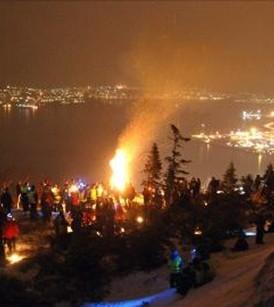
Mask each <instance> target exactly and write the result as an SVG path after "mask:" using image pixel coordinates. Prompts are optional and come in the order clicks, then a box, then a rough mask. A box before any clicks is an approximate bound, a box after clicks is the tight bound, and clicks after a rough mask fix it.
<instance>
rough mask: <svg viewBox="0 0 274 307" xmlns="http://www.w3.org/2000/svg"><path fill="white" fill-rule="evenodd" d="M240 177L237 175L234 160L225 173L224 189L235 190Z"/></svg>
mask: <svg viewBox="0 0 274 307" xmlns="http://www.w3.org/2000/svg"><path fill="white" fill-rule="evenodd" d="M237 181H238V179H237V176H236V169H235V167H234V164H233V162H231V163H230V164H229V167H228V169H227V170H226V172H225V174H224V179H223V182H222V186H223V189H224V191H225V192H226V193H231V192H233V191H234V189H235V187H236V183H237Z"/></svg>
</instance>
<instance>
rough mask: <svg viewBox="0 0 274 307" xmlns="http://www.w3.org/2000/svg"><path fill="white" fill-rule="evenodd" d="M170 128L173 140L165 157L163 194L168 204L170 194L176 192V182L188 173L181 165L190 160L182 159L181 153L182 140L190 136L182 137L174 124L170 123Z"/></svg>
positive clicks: (184, 140)
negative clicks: (165, 168) (170, 148)
mask: <svg viewBox="0 0 274 307" xmlns="http://www.w3.org/2000/svg"><path fill="white" fill-rule="evenodd" d="M170 128H171V132H172V136H171V138H170V139H171V140H172V142H173V147H172V151H171V154H170V156H167V157H166V158H165V160H166V161H167V164H168V165H167V171H166V174H165V195H166V201H167V203H168V204H170V203H171V202H172V201H173V199H172V198H173V197H172V195H173V194H174V192H176V189H177V188H178V184H179V183H180V181H181V180H184V175H187V174H188V172H187V171H185V170H184V168H183V166H184V165H185V164H187V163H189V162H191V161H190V160H185V159H183V158H182V154H181V149H182V142H188V141H190V138H186V137H183V136H182V135H181V133H180V130H179V129H178V128H177V127H176V126H175V125H170Z"/></svg>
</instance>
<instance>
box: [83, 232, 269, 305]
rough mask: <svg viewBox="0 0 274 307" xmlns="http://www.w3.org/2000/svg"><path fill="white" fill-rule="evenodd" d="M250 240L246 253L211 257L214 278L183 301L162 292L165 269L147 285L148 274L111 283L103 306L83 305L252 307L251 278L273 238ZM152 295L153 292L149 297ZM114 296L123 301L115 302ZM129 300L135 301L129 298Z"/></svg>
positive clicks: (140, 274) (221, 254)
mask: <svg viewBox="0 0 274 307" xmlns="http://www.w3.org/2000/svg"><path fill="white" fill-rule="evenodd" d="M253 241H254V238H249V243H250V250H249V251H247V252H240V253H231V252H225V253H219V254H215V255H213V259H214V261H215V263H216V268H217V277H216V278H215V279H214V280H213V281H212V282H210V283H208V284H206V285H204V286H202V287H200V288H197V289H192V290H191V291H189V293H188V294H187V296H186V297H184V298H182V297H181V296H180V295H178V294H177V293H175V291H174V290H172V289H168V290H163V286H164V285H167V284H168V275H167V274H168V272H167V270H166V269H165V268H162V269H159V270H157V271H155V272H153V273H150V274H149V275H150V276H151V278H150V279H151V284H149V283H148V276H149V275H148V274H145V273H136V274H132V275H129V276H127V277H125V278H123V279H120V280H116V281H114V282H113V284H112V291H111V293H112V294H111V295H110V296H109V297H108V299H107V300H106V302H105V303H100V304H91V303H90V304H85V305H84V306H85V307H99V306H100V307H101V306H109V307H110V306H112V307H137V306H146V305H148V306H150V307H152V306H153V307H157V306H174V307H181V306H182V307H187V306H192V307H212V306H218V307H223V306H224V307H237V306H239V307H240V306H252V302H253V299H254V293H255V291H256V289H255V285H254V279H255V277H256V275H257V273H258V272H259V270H260V269H261V267H262V266H263V264H264V260H265V259H266V257H267V256H268V255H269V254H270V253H272V252H273V251H274V235H273V234H269V235H267V236H266V237H265V241H266V244H264V245H262V246H256V245H254V244H253ZM155 276H156V277H155ZM153 287H154V289H153ZM165 289H167V288H165ZM153 290H154V292H153ZM134 292H135V296H134ZM152 292H153V293H154V294H153V295H152V294H151V293H152ZM141 293H143V295H141ZM146 294H147V295H146ZM118 296H120V298H122V297H124V298H125V299H124V300H121V299H120V300H119V299H118ZM133 297H135V298H136V299H133Z"/></svg>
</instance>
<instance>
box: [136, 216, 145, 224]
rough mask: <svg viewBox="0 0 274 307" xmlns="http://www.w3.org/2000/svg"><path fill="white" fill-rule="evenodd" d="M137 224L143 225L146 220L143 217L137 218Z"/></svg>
mask: <svg viewBox="0 0 274 307" xmlns="http://www.w3.org/2000/svg"><path fill="white" fill-rule="evenodd" d="M136 222H137V223H139V224H142V223H143V222H144V218H143V217H142V216H137V218H136Z"/></svg>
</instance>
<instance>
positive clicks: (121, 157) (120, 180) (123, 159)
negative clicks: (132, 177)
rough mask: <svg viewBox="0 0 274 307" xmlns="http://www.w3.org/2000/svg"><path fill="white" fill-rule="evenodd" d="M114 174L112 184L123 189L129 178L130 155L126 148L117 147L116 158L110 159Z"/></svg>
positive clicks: (114, 187)
mask: <svg viewBox="0 0 274 307" xmlns="http://www.w3.org/2000/svg"><path fill="white" fill-rule="evenodd" d="M110 167H111V169H112V176H111V179H110V185H111V187H112V188H113V189H117V190H119V191H121V192H122V191H123V190H124V189H125V187H126V185H127V183H128V181H129V179H128V157H127V154H126V152H125V151H124V150H122V149H117V150H116V153H115V156H114V158H113V159H112V160H111V161H110Z"/></svg>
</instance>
